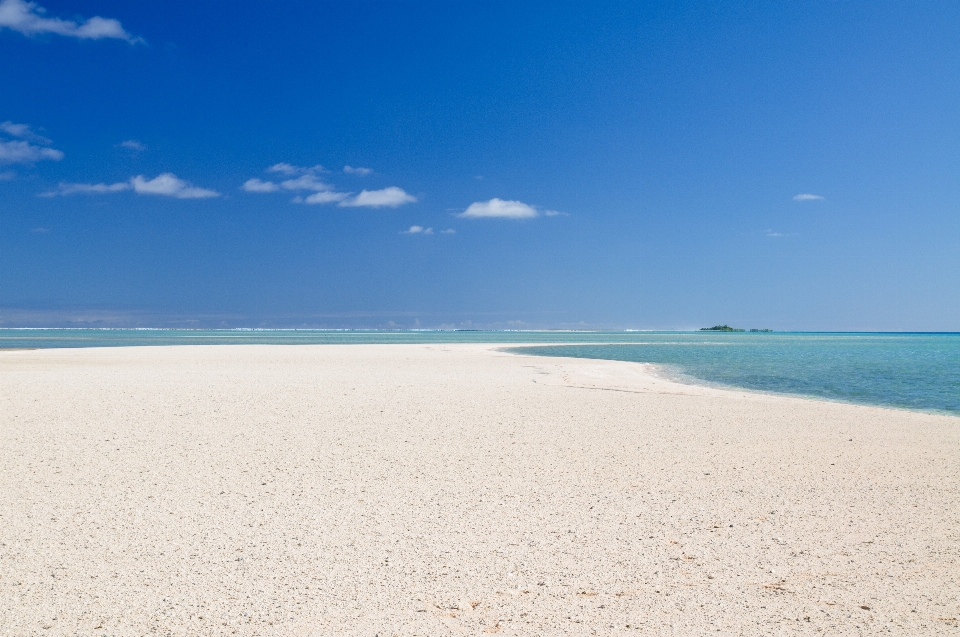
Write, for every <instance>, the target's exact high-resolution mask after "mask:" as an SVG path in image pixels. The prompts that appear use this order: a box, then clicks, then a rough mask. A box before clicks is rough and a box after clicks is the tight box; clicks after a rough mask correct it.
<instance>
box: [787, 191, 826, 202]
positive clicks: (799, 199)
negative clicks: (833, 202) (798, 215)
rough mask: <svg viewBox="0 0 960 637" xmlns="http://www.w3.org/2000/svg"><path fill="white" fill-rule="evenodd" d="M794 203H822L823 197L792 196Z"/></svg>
mask: <svg viewBox="0 0 960 637" xmlns="http://www.w3.org/2000/svg"><path fill="white" fill-rule="evenodd" d="M793 200H794V201H822V200H823V197H821V196H820V195H811V194H810V193H802V194H799V195H794V196H793Z"/></svg>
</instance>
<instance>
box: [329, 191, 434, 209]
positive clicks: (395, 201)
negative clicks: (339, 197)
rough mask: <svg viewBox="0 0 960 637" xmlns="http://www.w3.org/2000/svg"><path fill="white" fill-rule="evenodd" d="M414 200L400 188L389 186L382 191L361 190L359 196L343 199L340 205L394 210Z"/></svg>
mask: <svg viewBox="0 0 960 637" xmlns="http://www.w3.org/2000/svg"><path fill="white" fill-rule="evenodd" d="M416 200H417V198H416V197H414V196H413V195H411V194H409V193H407V192H406V191H404V190H403V189H402V188H397V187H396V186H390V187H388V188H383V189H382V190H361V191H360V194H359V195H357V196H356V197H350V198H349V199H344V200H343V201H341V202H340V205H341V206H345V207H351V208H356V207H367V208H396V207H397V206H402V205H403V204H405V203H414V202H415V201H416Z"/></svg>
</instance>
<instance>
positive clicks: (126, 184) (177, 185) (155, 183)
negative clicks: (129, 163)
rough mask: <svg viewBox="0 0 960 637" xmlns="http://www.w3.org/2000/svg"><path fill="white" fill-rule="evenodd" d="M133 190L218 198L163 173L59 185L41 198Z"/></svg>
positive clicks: (180, 196) (141, 193)
mask: <svg viewBox="0 0 960 637" xmlns="http://www.w3.org/2000/svg"><path fill="white" fill-rule="evenodd" d="M126 190H133V191H134V192H136V193H137V194H140V195H161V196H164V197H174V198H176V199H209V198H211V197H219V196H220V193H219V192H217V191H216V190H209V189H207V188H198V187H197V186H194V185H193V184H191V183H190V182H189V181H185V180H183V179H180V178H179V177H177V176H176V175H174V174H173V173H163V174H161V175H158V176H156V177H154V178H153V179H147V178H145V177H144V176H143V175H137V176H136V177H132V178H131V179H130V180H129V181H119V182H117V183H115V184H104V183H99V184H70V183H61V184H60V185H59V186H58V187H57V189H56V190H53V191H50V192H44V193H41V194H40V196H41V197H57V196H68V195H78V194H80V195H106V194H111V193H115V192H124V191H126Z"/></svg>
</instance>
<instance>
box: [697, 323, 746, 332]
mask: <svg viewBox="0 0 960 637" xmlns="http://www.w3.org/2000/svg"><path fill="white" fill-rule="evenodd" d="M700 331H701V332H746V331H747V330H745V329H742V328H738V327H730V326H729V325H714V326H713V327H701V328H700Z"/></svg>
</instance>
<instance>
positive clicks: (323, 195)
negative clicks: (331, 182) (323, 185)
mask: <svg viewBox="0 0 960 637" xmlns="http://www.w3.org/2000/svg"><path fill="white" fill-rule="evenodd" d="M348 195H349V193H345V192H334V191H332V190H324V191H322V192H315V193H313V194H312V195H310V196H309V197H306V198H304V200H303V203H311V204H322V203H333V202H335V201H343V200H344V199H346V198H347V196H348Z"/></svg>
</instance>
